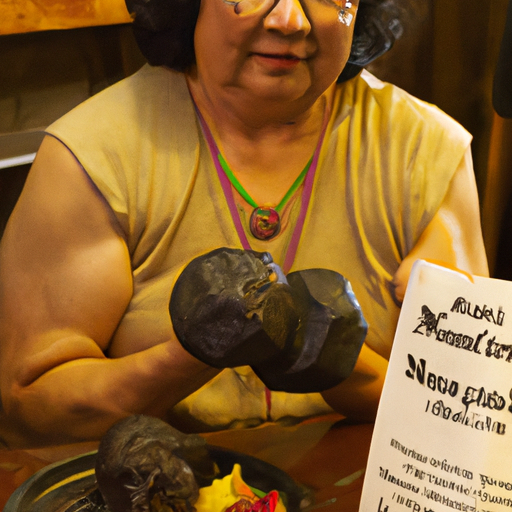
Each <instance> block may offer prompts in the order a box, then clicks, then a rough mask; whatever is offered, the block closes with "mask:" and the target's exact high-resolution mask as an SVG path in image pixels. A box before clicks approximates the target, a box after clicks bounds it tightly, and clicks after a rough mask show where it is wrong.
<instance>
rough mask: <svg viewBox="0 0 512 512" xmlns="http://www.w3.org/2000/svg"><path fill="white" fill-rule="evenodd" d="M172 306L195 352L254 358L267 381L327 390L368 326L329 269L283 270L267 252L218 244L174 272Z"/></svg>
mask: <svg viewBox="0 0 512 512" xmlns="http://www.w3.org/2000/svg"><path fill="white" fill-rule="evenodd" d="M169 312H170V315H171V319H172V322H173V325H174V330H175V332H176V335H177V337H178V339H179V341H180V343H181V344H182V345H183V347H184V348H185V349H186V350H188V351H189V352H190V353H191V354H192V355H194V356H195V357H197V358H198V359H199V360H201V361H203V362H205V363H206V364H209V365H211V366H214V367H217V368H226V367H235V366H243V365H251V366H252V368H253V369H254V371H255V372H256V374H257V375H258V376H259V377H260V378H261V380H262V381H263V382H264V383H265V385H266V386H267V387H269V388H270V389H272V390H276V391H287V392H290V393H310V392H318V391H324V390H326V389H330V388H332V387H334V386H335V385H337V384H339V383H340V382H342V381H343V380H344V379H346V378H347V377H348V376H349V375H350V373H351V372H352V370H353V368H354V365H355V362H356V360H357V357H358V355H359V352H360V349H361V346H362V344H363V341H364V338H365V336H366V332H367V324H366V321H365V320H364V317H363V314H362V312H361V308H360V306H359V304H358V302H357V300H356V298H355V296H354V294H353V292H352V288H351V286H350V283H349V282H348V281H347V280H346V279H345V278H344V277H343V276H341V275H340V274H338V273H337V272H334V271H332V270H327V269H308V270H302V271H298V272H292V273H291V274H289V275H288V276H287V277H286V278H285V277H284V275H283V274H282V272H281V270H280V269H279V267H277V265H275V264H274V263H273V262H272V258H271V256H270V254H268V253H256V252H253V251H244V250H240V249H228V248H221V249H216V250H215V251H212V252H210V253H208V254H205V255H203V256H200V257H198V258H196V259H194V260H192V261H191V262H190V263H189V264H188V265H187V267H186V268H185V269H184V270H183V272H182V274H181V275H180V276H179V278H178V280H177V282H176V285H175V287H174V290H173V292H172V295H171V300H170V304H169Z"/></svg>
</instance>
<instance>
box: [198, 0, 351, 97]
mask: <svg viewBox="0 0 512 512" xmlns="http://www.w3.org/2000/svg"><path fill="white" fill-rule="evenodd" d="M334 2H342V3H341V5H337V4H336V3H334ZM358 2H359V0H353V1H352V2H347V3H346V7H345V0H301V1H300V0H242V2H240V3H239V4H238V5H233V3H228V2H227V1H224V0H201V8H200V12H199V17H198V21H197V25H196V30H195V39H194V43H195V54H196V62H197V73H198V78H199V80H200V82H201V84H202V86H203V87H205V88H206V89H207V90H209V91H210V94H211V93H215V91H217V93H220V94H225V93H226V92H227V93H235V94H237V95H241V96H240V97H241V98H244V99H248V98H250V97H251V95H253V97H254V98H255V99H265V100H279V101H295V100H300V99H306V100H308V101H309V102H310V103H311V100H312V101H314V100H315V99H316V98H318V97H319V96H320V95H321V94H322V93H323V92H324V91H325V90H326V89H327V88H328V87H329V86H330V85H331V84H332V83H333V82H334V81H335V80H336V78H337V77H338V75H339V74H340V72H341V71H342V69H343V67H344V66H345V64H346V62H347V59H348V56H349V54H350V47H351V44H352V35H353V29H354V21H355V20H352V22H351V23H350V24H346V23H343V22H342V21H340V18H339V13H340V11H341V10H342V8H344V12H345V13H346V18H345V19H347V18H350V17H351V16H353V17H354V18H355V14H356V11H357V5H358ZM247 93H248V94H249V96H246V94H247Z"/></svg>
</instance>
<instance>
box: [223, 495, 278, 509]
mask: <svg viewBox="0 0 512 512" xmlns="http://www.w3.org/2000/svg"><path fill="white" fill-rule="evenodd" d="M278 501H279V494H278V493H277V491H270V492H269V493H268V494H267V495H266V496H263V498H261V499H260V500H258V501H256V502H251V501H249V500H247V499H245V498H242V499H241V500H238V501H237V502H236V503H235V504H234V505H231V507H229V508H227V509H226V512H274V510H275V508H276V506H277V502H278Z"/></svg>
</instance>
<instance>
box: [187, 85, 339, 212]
mask: <svg viewBox="0 0 512 512" xmlns="http://www.w3.org/2000/svg"><path fill="white" fill-rule="evenodd" d="M188 84H189V89H190V91H191V94H192V96H193V98H194V101H195V102H196V105H197V107H198V108H199V110H200V111H201V114H202V115H203V117H204V118H205V120H206V122H207V124H208V126H209V127H210V130H211V131H212V134H213V137H214V139H215V141H216V143H217V145H218V147H219V150H220V151H221V153H222V155H223V156H224V158H225V159H226V161H227V162H228V164H229V166H230V168H231V169H232V171H233V172H234V173H235V175H236V176H237V178H238V179H239V180H240V182H241V183H242V185H243V186H244V187H245V188H246V190H248V191H249V193H250V194H251V196H252V197H254V198H255V200H257V201H258V200H264V201H265V202H270V203H272V202H275V201H279V200H280V199H281V197H282V195H283V194H284V193H285V192H286V191H287V190H288V188H289V187H290V186H291V184H292V183H293V181H294V180H295V179H296V177H297V176H298V175H299V174H300V172H301V171H302V169H303V168H304V166H305V165H306V163H307V162H308V160H309V159H310V158H311V156H312V154H313V152H314V150H315V148H316V145H317V143H318V140H319V137H320V134H321V130H322V126H323V122H324V119H325V115H326V114H327V113H328V111H329V110H330V107H331V102H332V98H333V88H331V89H329V90H328V91H327V92H326V93H324V94H323V95H322V96H320V98H318V99H317V101H316V102H314V103H313V104H312V105H310V106H308V105H300V104H299V103H298V102H291V104H290V105H278V106H276V105H274V106H269V105H267V104H266V103H265V102H263V105H258V104H255V103H254V102H250V103H249V104H247V101H243V100H240V98H237V97H236V96H235V97H231V96H230V95H229V94H227V95H225V96H224V97H223V96H222V95H211V94H208V91H207V90H205V89H204V88H203V87H202V86H201V84H200V83H199V81H198V80H196V79H195V78H194V77H188ZM270 183H271V184H272V186H271V187H270V186H269V184H270Z"/></svg>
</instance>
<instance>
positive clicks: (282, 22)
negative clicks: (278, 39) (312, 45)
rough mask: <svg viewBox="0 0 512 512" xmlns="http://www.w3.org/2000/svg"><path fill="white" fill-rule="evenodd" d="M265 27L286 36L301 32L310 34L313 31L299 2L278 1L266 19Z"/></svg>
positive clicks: (295, 0) (297, 0)
mask: <svg viewBox="0 0 512 512" xmlns="http://www.w3.org/2000/svg"><path fill="white" fill-rule="evenodd" d="M264 26H265V28H267V29H271V30H278V31H280V32H282V33H283V34H285V35H289V34H293V33H295V32H300V31H302V32H304V33H306V34H308V33H309V32H310V31H311V24H310V23H309V20H308V17H307V16H306V13H305V12H304V9H303V8H302V4H301V3H300V1H299V0H277V2H276V4H275V5H274V7H273V8H272V10H271V11H270V12H269V13H268V14H267V16H266V17H265V20H264Z"/></svg>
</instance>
